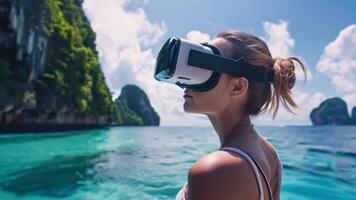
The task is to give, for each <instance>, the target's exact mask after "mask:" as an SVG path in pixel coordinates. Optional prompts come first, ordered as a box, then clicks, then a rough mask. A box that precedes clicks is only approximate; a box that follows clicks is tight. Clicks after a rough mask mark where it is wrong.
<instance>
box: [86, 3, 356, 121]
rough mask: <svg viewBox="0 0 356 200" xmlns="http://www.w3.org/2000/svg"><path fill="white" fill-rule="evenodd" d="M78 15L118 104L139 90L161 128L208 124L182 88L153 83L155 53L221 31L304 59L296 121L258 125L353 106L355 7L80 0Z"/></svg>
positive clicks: (355, 86) (355, 88) (355, 91)
mask: <svg viewBox="0 0 356 200" xmlns="http://www.w3.org/2000/svg"><path fill="white" fill-rule="evenodd" d="M221 2H224V3H221ZM83 7H84V10H85V12H86V14H87V16H88V17H89V19H90V21H91V24H92V27H93V29H94V31H95V32H96V33H97V41H96V42H97V48H98V51H99V56H100V61H101V64H102V67H103V70H104V73H105V76H106V79H107V82H108V84H109V87H110V88H111V90H112V91H113V92H114V93H115V96H117V95H119V93H120V89H121V87H122V86H123V85H125V84H128V83H133V84H137V85H139V86H141V87H142V88H143V89H144V90H145V91H146V92H147V93H148V96H149V98H150V99H151V102H152V105H153V106H154V107H155V109H156V110H157V111H158V113H159V114H160V116H161V122H162V123H161V124H162V125H163V126H171V125H172V126H174V125H177V126H179V125H184V126H200V125H201V126H205V125H209V121H208V120H207V118H206V117H205V116H202V115H197V114H187V113H184V112H183V109H182V103H183V99H182V93H183V91H181V90H180V89H179V88H175V87H176V86H173V85H167V84H162V83H156V82H157V81H156V82H155V81H154V80H151V79H152V78H153V77H152V76H151V77H150V75H152V74H153V70H154V69H153V67H154V59H155V57H156V55H157V52H158V50H159V48H160V46H161V45H162V43H163V42H164V41H165V40H166V39H167V38H169V37H171V36H176V37H182V38H188V39H192V40H198V41H199V40H206V39H212V38H214V37H215V36H216V35H217V34H218V33H219V32H221V31H223V30H226V29H237V30H241V31H245V32H248V33H252V34H254V35H256V36H259V37H261V38H263V39H264V40H265V41H266V42H267V44H268V46H269V47H270V49H272V55H274V56H279V55H281V56H287V55H297V56H300V57H302V58H303V59H304V60H305V61H306V63H307V65H308V66H309V70H310V72H311V78H310V79H309V80H308V82H307V85H303V84H302V81H298V83H297V86H296V87H295V96H296V99H297V102H298V103H299V104H301V105H300V106H301V107H302V110H301V111H300V112H299V114H298V116H296V117H295V116H293V115H290V114H288V113H287V112H285V111H283V110H282V109H281V112H280V117H277V118H276V119H275V120H274V121H272V120H271V119H270V118H271V116H269V115H261V116H259V117H257V118H256V119H254V123H255V124H260V125H270V124H271V125H290V124H310V121H309V118H308V114H309V112H310V110H311V109H312V108H313V107H315V106H317V105H318V104H319V103H320V102H321V101H322V100H324V99H325V98H329V97H332V96H340V97H345V100H346V101H347V103H348V104H349V109H351V106H355V105H356V75H354V74H356V47H355V46H356V25H355V24H356V12H355V11H354V10H355V8H356V1H352V0H348V1H347V0H344V1H332V2H326V1H316V0H314V1H256V0H248V1H247V0H243V1H242V0H234V1H233V0H226V1H208V0H205V1H203V0H190V1H188V0H179V1H178V0H177V1H164V0H143V1H142V0H105V1H100V0H85V1H84V5H83ZM345 55H346V56H345ZM138 72H139V73H138ZM297 78H298V73H297ZM293 89H294V88H293ZM162 91H166V92H164V93H165V94H162Z"/></svg>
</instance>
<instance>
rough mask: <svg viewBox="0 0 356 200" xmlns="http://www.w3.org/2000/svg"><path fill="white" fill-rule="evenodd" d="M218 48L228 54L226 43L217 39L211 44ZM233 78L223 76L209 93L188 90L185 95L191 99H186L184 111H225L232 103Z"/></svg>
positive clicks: (205, 112) (208, 112)
mask: <svg viewBox="0 0 356 200" xmlns="http://www.w3.org/2000/svg"><path fill="white" fill-rule="evenodd" d="M209 43H210V44H212V45H214V46H215V47H217V48H218V49H219V50H220V52H221V53H222V54H223V55H224V51H225V52H226V44H225V41H224V40H223V39H221V38H217V39H214V40H212V41H211V42H209ZM231 79H232V77H231V76H229V75H227V74H221V76H220V79H219V82H218V83H217V85H216V86H215V87H214V88H213V89H210V90H208V91H204V92H198V91H192V90H190V89H186V90H185V91H184V92H185V94H188V95H190V96H191V97H184V105H183V107H184V111H185V112H189V113H202V114H211V113H216V112H219V111H221V110H224V109H225V108H226V107H227V106H228V105H229V104H230V103H231V100H232V99H231V96H230V91H231V90H232V88H231V87H232V86H233V84H232V82H231Z"/></svg>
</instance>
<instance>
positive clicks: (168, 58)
mask: <svg viewBox="0 0 356 200" xmlns="http://www.w3.org/2000/svg"><path fill="white" fill-rule="evenodd" d="M180 44H181V41H180V39H177V38H175V37H172V38H169V39H168V40H167V41H166V42H165V43H164V45H163V46H162V48H161V49H160V51H159V53H158V56H157V59H156V70H155V73H154V77H155V79H156V80H161V79H169V78H171V77H172V76H173V74H174V72H175V70H176V66H177V59H178V53H179V48H180Z"/></svg>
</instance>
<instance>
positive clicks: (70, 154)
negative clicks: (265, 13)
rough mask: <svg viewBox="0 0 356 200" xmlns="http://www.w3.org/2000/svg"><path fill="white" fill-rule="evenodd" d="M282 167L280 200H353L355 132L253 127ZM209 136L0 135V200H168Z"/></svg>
mask: <svg viewBox="0 0 356 200" xmlns="http://www.w3.org/2000/svg"><path fill="white" fill-rule="evenodd" d="M256 129H257V130H258V132H259V134H261V135H262V136H264V137H266V138H267V139H268V140H269V141H270V142H271V143H272V144H273V145H274V146H275V147H276V149H277V151H278V153H279V155H280V157H281V160H282V163H283V169H284V170H283V180H282V192H281V199H282V200H284V199H285V200H288V199H298V200H299V199H323V200H325V199H356V127H256ZM218 147H219V141H218V138H217V135H216V134H215V132H214V130H213V128H210V127H202V128H191V127H142V128H123V127H118V128H108V129H97V130H90V131H88V130H86V131H76V132H66V133H48V134H16V135H14V134H11V135H10V134H9V135H0V199H1V200H12V199H59V198H60V199H137V200H144V199H174V197H175V195H176V193H177V192H178V190H179V189H180V187H181V186H182V185H183V184H184V183H185V181H186V177H187V171H188V169H189V167H190V166H191V165H192V164H193V163H194V162H195V161H196V160H197V159H198V158H199V157H201V156H202V155H204V154H207V153H209V152H212V151H214V150H217V149H218Z"/></svg>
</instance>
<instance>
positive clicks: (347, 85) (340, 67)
mask: <svg viewBox="0 0 356 200" xmlns="http://www.w3.org/2000/svg"><path fill="white" fill-rule="evenodd" d="M316 68H317V70H318V71H320V72H322V73H324V74H326V75H327V76H329V77H330V78H331V81H332V84H333V85H334V86H335V87H336V88H337V89H338V90H339V91H341V92H343V93H344V95H345V96H344V98H345V100H346V101H347V103H348V107H349V109H351V107H352V106H355V105H356V24H352V25H349V26H348V27H346V28H344V29H343V30H341V31H340V33H339V35H338V36H337V37H336V39H335V40H334V41H332V42H330V43H329V44H328V45H327V46H326V47H325V49H324V53H323V54H322V55H321V57H320V59H319V61H318V63H317V65H316Z"/></svg>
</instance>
